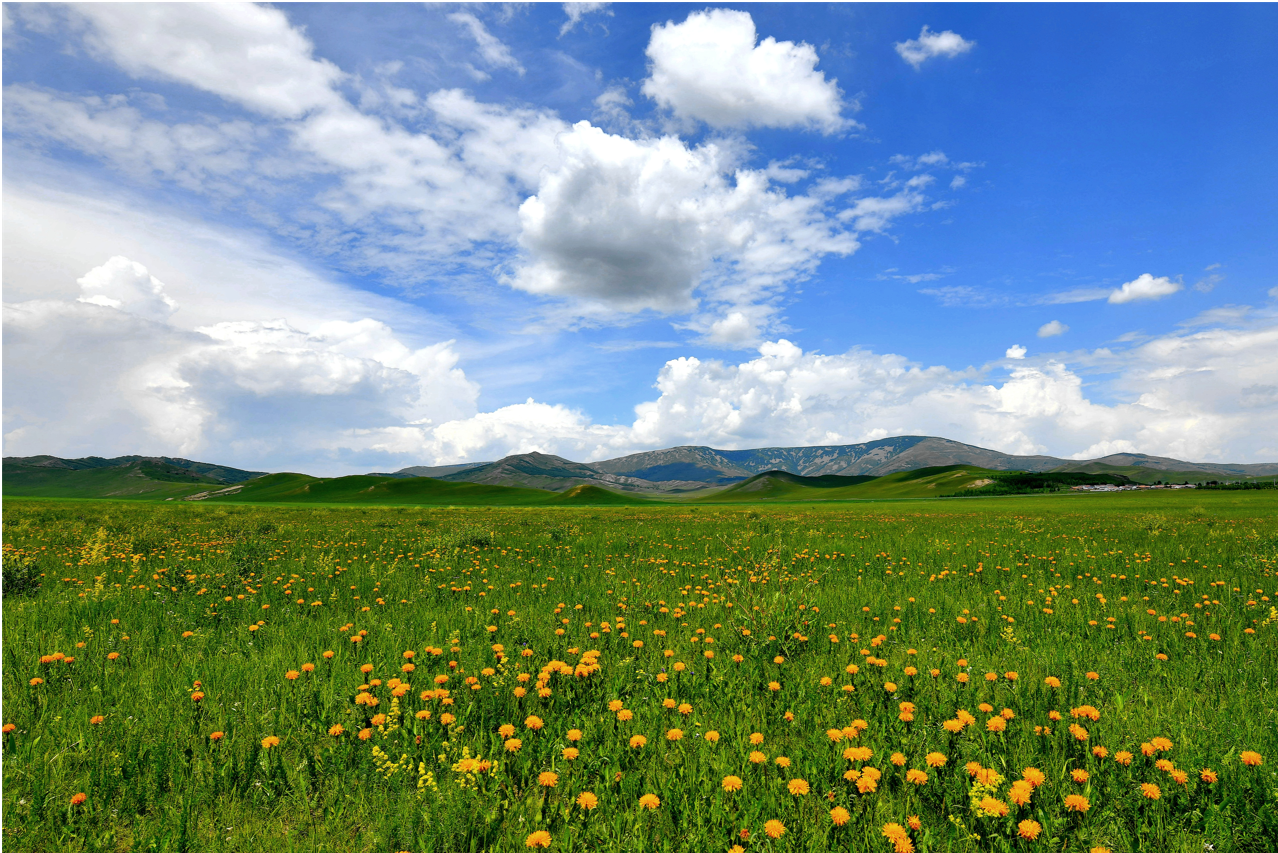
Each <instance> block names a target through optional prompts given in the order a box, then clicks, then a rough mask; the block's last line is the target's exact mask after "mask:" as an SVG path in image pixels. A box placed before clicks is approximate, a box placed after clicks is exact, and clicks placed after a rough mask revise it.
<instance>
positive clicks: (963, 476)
mask: <svg viewBox="0 0 1278 853" xmlns="http://www.w3.org/2000/svg"><path fill="white" fill-rule="evenodd" d="M994 473H996V472H994V471H990V470H987V469H985V468H973V467H972V466H969V465H945V466H941V467H935V468H919V469H918V470H915V471H902V472H900V473H897V474H887V475H885V476H882V477H841V476H837V475H826V476H823V477H800V476H798V475H797V474H787V473H785V472H784V471H769V472H768V473H766V474H759V475H757V476H755V477H751V478H750V479H749V480H746V481H745V482H743V483H737V484H736V485H734V486H729V487H728V488H726V489H724V490H723V491H720V492H716V493H715V494H713V495H706V496H704V497H701V498H697V499H696V500H697V501H699V502H704V503H727V502H732V503H748V502H752V501H840V500H882V499H887V498H934V497H941V496H943V495H952V494H955V493H957V492H960V491H961V490H963V489H968V488H980V487H981V486H984V485H987V484H988V483H990V482H992V476H991V475H993V474H994Z"/></svg>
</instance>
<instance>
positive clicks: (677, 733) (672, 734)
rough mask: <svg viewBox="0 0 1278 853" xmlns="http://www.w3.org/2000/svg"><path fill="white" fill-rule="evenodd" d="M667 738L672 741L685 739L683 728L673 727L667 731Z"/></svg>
mask: <svg viewBox="0 0 1278 853" xmlns="http://www.w3.org/2000/svg"><path fill="white" fill-rule="evenodd" d="M666 740H668V741H672V742H673V741H676V740H683V731H682V730H681V729H671V730H670V731H668V732H666Z"/></svg>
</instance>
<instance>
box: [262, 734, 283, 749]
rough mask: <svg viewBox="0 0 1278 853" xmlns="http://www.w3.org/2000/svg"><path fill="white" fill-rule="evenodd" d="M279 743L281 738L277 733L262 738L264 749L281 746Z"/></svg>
mask: <svg viewBox="0 0 1278 853" xmlns="http://www.w3.org/2000/svg"><path fill="white" fill-rule="evenodd" d="M279 745H280V739H279V738H277V737H276V736H275V735H267V736H266V737H264V738H262V749H270V748H271V747H273V746H279Z"/></svg>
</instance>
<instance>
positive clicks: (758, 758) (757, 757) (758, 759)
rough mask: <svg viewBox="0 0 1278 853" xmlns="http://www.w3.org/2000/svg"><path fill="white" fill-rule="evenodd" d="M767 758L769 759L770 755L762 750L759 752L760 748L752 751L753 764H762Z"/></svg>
mask: <svg viewBox="0 0 1278 853" xmlns="http://www.w3.org/2000/svg"><path fill="white" fill-rule="evenodd" d="M767 760H768V757H767V756H766V755H764V754H763V753H762V752H759V750H757V749H756V750H755V751H754V752H752V753H750V763H751V764H762V763H763V762H765V761H767Z"/></svg>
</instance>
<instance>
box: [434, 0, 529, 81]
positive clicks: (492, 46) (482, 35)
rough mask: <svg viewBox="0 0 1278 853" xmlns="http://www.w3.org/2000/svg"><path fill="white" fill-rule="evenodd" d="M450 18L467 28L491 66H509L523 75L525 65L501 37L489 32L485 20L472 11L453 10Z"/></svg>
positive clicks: (485, 60) (480, 52)
mask: <svg viewBox="0 0 1278 853" xmlns="http://www.w3.org/2000/svg"><path fill="white" fill-rule="evenodd" d="M448 20H450V21H452V22H453V23H454V24H457V25H458V26H460V27H464V28H465V29H466V32H468V33H469V34H470V37H471V38H472V39H474V40H475V46H476V47H477V48H478V50H479V55H480V56H481V57H483V60H484V62H486V63H487V64H488V65H489V66H490V67H492V68H509V69H510V70H511V71H514V72H515V73H516V74H519V75H521V76H522V75H523V73H524V66H523V65H521V64H520V63H519V60H518V59H516V58H515V56H514V54H512V53H511V52H510V48H509V47H507V46H506V44H505V43H504V42H502V40H501V39H499V38H497V37H496V36H495V35H493V34H492V33H490V32H488V28H487V27H485V26H484V22H483V21H481V20H479V19H478V18H476V17H475V16H474V15H472V14H471V13H470V12H453V13H452V14H450V15H449V16H448Z"/></svg>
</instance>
